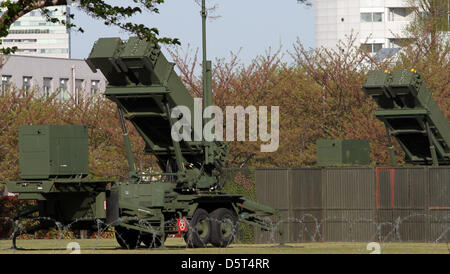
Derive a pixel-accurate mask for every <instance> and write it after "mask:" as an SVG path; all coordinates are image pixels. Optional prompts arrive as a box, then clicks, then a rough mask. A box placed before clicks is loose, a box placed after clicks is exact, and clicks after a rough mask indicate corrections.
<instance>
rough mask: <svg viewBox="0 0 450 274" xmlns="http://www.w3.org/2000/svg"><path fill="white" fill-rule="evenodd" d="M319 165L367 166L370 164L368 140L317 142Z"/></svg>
mask: <svg viewBox="0 0 450 274" xmlns="http://www.w3.org/2000/svg"><path fill="white" fill-rule="evenodd" d="M316 144H317V165H318V166H322V167H326V166H328V167H330V166H350V165H351V166H367V165H369V164H370V146H369V141H368V140H317V143H316Z"/></svg>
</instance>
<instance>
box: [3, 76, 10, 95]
mask: <svg viewBox="0 0 450 274" xmlns="http://www.w3.org/2000/svg"><path fill="white" fill-rule="evenodd" d="M10 83H11V75H2V95H4V94H5V92H6V89H7V88H8V86H9V85H10Z"/></svg>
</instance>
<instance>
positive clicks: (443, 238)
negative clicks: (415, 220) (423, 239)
mask: <svg viewBox="0 0 450 274" xmlns="http://www.w3.org/2000/svg"><path fill="white" fill-rule="evenodd" d="M429 182H430V185H429V193H430V194H429V195H430V203H429V207H428V212H429V215H430V218H429V219H430V236H429V240H430V241H431V242H449V241H450V168H430V169H429Z"/></svg>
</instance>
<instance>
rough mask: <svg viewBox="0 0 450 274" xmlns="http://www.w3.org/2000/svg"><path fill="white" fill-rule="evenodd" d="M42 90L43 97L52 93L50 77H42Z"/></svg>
mask: <svg viewBox="0 0 450 274" xmlns="http://www.w3.org/2000/svg"><path fill="white" fill-rule="evenodd" d="M42 91H43V93H44V96H45V97H48V96H50V93H52V78H50V77H44V84H43V87H42Z"/></svg>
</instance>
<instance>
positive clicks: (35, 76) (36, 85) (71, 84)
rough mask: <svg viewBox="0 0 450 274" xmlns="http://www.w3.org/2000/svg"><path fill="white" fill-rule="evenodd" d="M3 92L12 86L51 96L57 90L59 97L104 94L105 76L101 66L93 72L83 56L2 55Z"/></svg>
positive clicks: (63, 98)
mask: <svg viewBox="0 0 450 274" xmlns="http://www.w3.org/2000/svg"><path fill="white" fill-rule="evenodd" d="M0 59H1V60H2V63H3V65H2V66H1V68H0V76H1V90H0V95H2V94H3V93H4V92H7V91H8V90H10V88H17V89H25V90H31V89H34V90H37V91H38V92H40V93H41V95H44V96H49V95H51V94H53V93H55V92H58V96H57V98H58V99H60V100H62V101H64V100H67V99H68V98H81V97H88V96H96V95H99V94H103V92H104V91H105V89H106V85H107V82H106V78H105V77H104V76H103V74H102V73H101V72H100V71H99V70H98V71H97V72H95V73H94V72H93V71H92V70H91V69H90V68H89V66H88V65H87V64H86V61H84V60H81V59H66V58H51V57H36V56H20V55H10V56H0Z"/></svg>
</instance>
